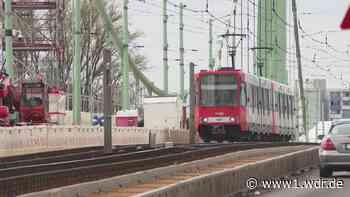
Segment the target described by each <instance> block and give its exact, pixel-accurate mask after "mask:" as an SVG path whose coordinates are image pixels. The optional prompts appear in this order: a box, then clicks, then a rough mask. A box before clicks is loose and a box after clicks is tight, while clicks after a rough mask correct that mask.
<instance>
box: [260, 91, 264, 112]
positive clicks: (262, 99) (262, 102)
mask: <svg viewBox="0 0 350 197" xmlns="http://www.w3.org/2000/svg"><path fill="white" fill-rule="evenodd" d="M261 108H262V112H263V114H265V94H264V88H261Z"/></svg>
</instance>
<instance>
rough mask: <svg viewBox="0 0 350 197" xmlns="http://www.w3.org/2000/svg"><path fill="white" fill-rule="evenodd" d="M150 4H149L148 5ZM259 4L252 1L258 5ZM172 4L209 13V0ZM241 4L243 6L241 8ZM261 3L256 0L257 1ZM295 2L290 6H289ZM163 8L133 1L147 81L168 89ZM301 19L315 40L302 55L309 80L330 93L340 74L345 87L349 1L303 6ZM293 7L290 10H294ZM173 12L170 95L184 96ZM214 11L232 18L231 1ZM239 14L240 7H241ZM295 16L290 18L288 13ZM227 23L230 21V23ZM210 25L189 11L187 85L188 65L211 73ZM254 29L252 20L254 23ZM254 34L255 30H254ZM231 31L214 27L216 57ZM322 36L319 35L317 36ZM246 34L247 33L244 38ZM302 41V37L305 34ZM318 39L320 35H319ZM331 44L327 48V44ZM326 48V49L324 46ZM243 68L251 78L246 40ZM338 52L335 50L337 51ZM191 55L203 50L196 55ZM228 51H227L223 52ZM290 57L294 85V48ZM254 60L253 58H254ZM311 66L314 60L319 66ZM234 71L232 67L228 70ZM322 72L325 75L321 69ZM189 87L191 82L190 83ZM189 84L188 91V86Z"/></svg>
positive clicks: (173, 12) (213, 2)
mask: <svg viewBox="0 0 350 197" xmlns="http://www.w3.org/2000/svg"><path fill="white" fill-rule="evenodd" d="M143 1H145V3H144V2H143ZM253 1H254V0H251V2H253ZM171 2H173V3H175V4H178V3H180V2H183V3H184V4H186V5H187V6H188V7H189V8H192V9H197V10H204V9H205V4H206V0H183V1H179V0H171ZM239 2H240V1H239V0H238V6H240V5H239V4H240V3H239ZM256 2H257V0H256ZM289 2H290V1H289ZM161 3H162V0H130V3H129V6H130V10H129V11H130V12H129V15H130V24H131V27H130V28H131V29H132V30H135V29H137V30H139V31H142V32H143V33H144V36H143V37H142V38H141V39H139V40H137V43H136V45H143V46H145V48H144V49H140V52H141V53H143V54H144V55H145V56H146V57H147V58H148V60H149V67H150V69H149V70H148V71H147V72H146V75H147V76H148V77H149V78H150V79H151V80H152V81H154V82H155V83H156V84H157V86H159V87H161V88H163V82H162V79H163V78H162V72H163V68H162V18H161ZM297 3H298V9H299V10H298V11H299V18H300V21H301V26H302V28H303V29H304V30H305V31H306V32H307V33H309V34H311V37H310V36H302V38H301V45H302V54H303V56H304V58H305V59H304V60H303V65H304V71H305V72H304V74H305V77H308V78H320V77H321V78H322V77H328V78H329V83H328V85H329V87H332V88H341V87H343V86H342V81H341V80H338V79H334V77H338V78H340V76H341V73H342V77H343V81H350V53H349V50H350V31H340V28H339V26H340V23H341V21H342V18H343V17H344V15H345V12H346V10H347V8H348V5H350V3H349V1H348V0H335V1H333V0H298V1H297ZM247 4H248V1H244V3H243V14H247V12H248V9H247ZM289 7H290V5H289V6H288V10H291V9H290V8H289ZM168 9H169V15H170V17H169V25H168V28H169V30H168V31H169V35H168V38H169V66H170V68H169V73H170V74H169V77H170V78H169V86H170V87H169V88H170V90H171V91H178V90H179V72H178V71H179V65H178V64H179V63H178V62H177V61H176V59H178V56H179V55H178V54H179V53H178V51H179V50H178V48H179V45H178V43H179V31H178V21H179V20H178V19H179V16H178V8H176V7H173V6H171V5H168ZM209 10H210V11H211V12H212V13H213V14H214V15H216V16H218V17H220V16H225V15H227V14H230V13H231V12H232V1H231V0H209ZM238 10H239V11H240V7H238ZM249 10H250V11H249V12H250V15H253V6H252V5H250V8H249ZM288 16H289V17H290V16H291V12H290V13H288ZM226 19H228V18H226ZM207 20H208V16H207V15H206V14H205V13H204V14H201V13H192V12H189V11H185V17H184V21H185V29H186V31H185V34H184V40H185V50H186V53H185V62H186V64H185V68H186V76H185V77H186V79H187V78H188V75H187V73H188V72H187V71H188V69H187V65H188V64H189V62H191V61H194V62H195V63H197V64H198V65H200V66H199V67H198V68H197V70H200V69H207V67H208V39H209V38H208V37H209V36H208V34H209V33H208V24H206V23H205V21H207ZM243 20H244V22H243V26H245V24H246V23H247V21H248V20H247V19H246V18H245V17H244V19H243ZM287 22H288V23H290V24H293V23H292V21H291V19H290V18H288V21H287ZM250 23H251V24H253V18H252V19H251V20H250ZM239 25H240V19H238V26H239ZM252 28H253V26H252ZM225 31H226V27H225V25H223V24H221V23H219V22H215V24H214V32H215V36H214V54H215V55H216V54H217V49H218V47H219V43H218V41H219V37H218V35H220V34H223V33H224V32H225ZM288 32H289V33H293V32H292V29H291V28H289V29H288ZM317 32H319V33H317ZM244 33H245V32H244ZM300 33H301V35H303V34H304V33H303V32H300ZM314 33H315V34H314ZM253 39H254V38H253V37H251V38H250V47H252V46H253V44H252V43H253ZM326 40H327V43H328V44H329V45H328V46H327V45H326V44H322V42H324V43H325V42H326ZM289 42H294V37H293V36H290V37H289ZM319 42H321V43H319ZM243 43H244V44H243V47H244V50H243V51H244V52H243V59H244V61H243V63H242V62H241V61H240V57H241V55H240V54H238V57H239V58H238V59H239V60H238V62H237V64H238V67H240V66H241V64H243V70H245V71H246V72H248V66H247V61H248V60H247V51H246V48H247V40H245V41H243ZM332 47H334V49H332ZM191 49H196V50H199V51H198V52H193V51H191ZM224 49H225V47H224ZM288 50H289V51H290V52H291V53H290V54H289V55H288V67H289V69H290V70H294V71H295V72H290V74H289V77H290V79H294V78H295V77H296V76H295V74H296V65H295V57H294V55H293V54H292V53H293V52H295V49H294V43H292V44H289V49H288ZM249 55H250V59H252V55H253V54H249ZM223 59H224V61H223V63H224V64H226V63H228V62H227V57H226V51H224V58H223ZM312 60H315V61H314V63H313V62H312ZM227 65H229V64H227ZM252 66H253V62H252V61H250V63H249V71H250V72H251V70H252ZM320 68H321V69H320ZM322 69H323V70H326V69H330V72H331V73H333V75H334V76H330V72H326V71H323V70H322ZM187 81H188V80H187ZM187 81H186V87H187V86H188V85H187Z"/></svg>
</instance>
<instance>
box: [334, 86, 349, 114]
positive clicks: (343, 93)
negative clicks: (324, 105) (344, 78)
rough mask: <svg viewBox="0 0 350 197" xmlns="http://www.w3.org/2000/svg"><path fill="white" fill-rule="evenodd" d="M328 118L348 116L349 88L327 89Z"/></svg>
mask: <svg viewBox="0 0 350 197" xmlns="http://www.w3.org/2000/svg"><path fill="white" fill-rule="evenodd" d="M329 108H330V114H329V115H330V119H332V120H333V119H339V118H350V90H349V89H332V90H330V91H329Z"/></svg>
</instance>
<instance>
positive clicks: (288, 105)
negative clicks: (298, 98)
mask: <svg viewBox="0 0 350 197" xmlns="http://www.w3.org/2000/svg"><path fill="white" fill-rule="evenodd" d="M286 101H287V118H288V119H289V117H290V114H289V113H290V110H289V107H290V104H289V95H287V96H286Z"/></svg>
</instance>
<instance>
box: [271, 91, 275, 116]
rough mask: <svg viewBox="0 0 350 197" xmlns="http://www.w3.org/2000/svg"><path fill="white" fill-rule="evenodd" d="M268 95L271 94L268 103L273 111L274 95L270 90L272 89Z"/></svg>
mask: <svg viewBox="0 0 350 197" xmlns="http://www.w3.org/2000/svg"><path fill="white" fill-rule="evenodd" d="M270 93H271V103H270V106H271V111H274V100H275V94H274V93H273V90H272V89H271V91H270Z"/></svg>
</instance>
